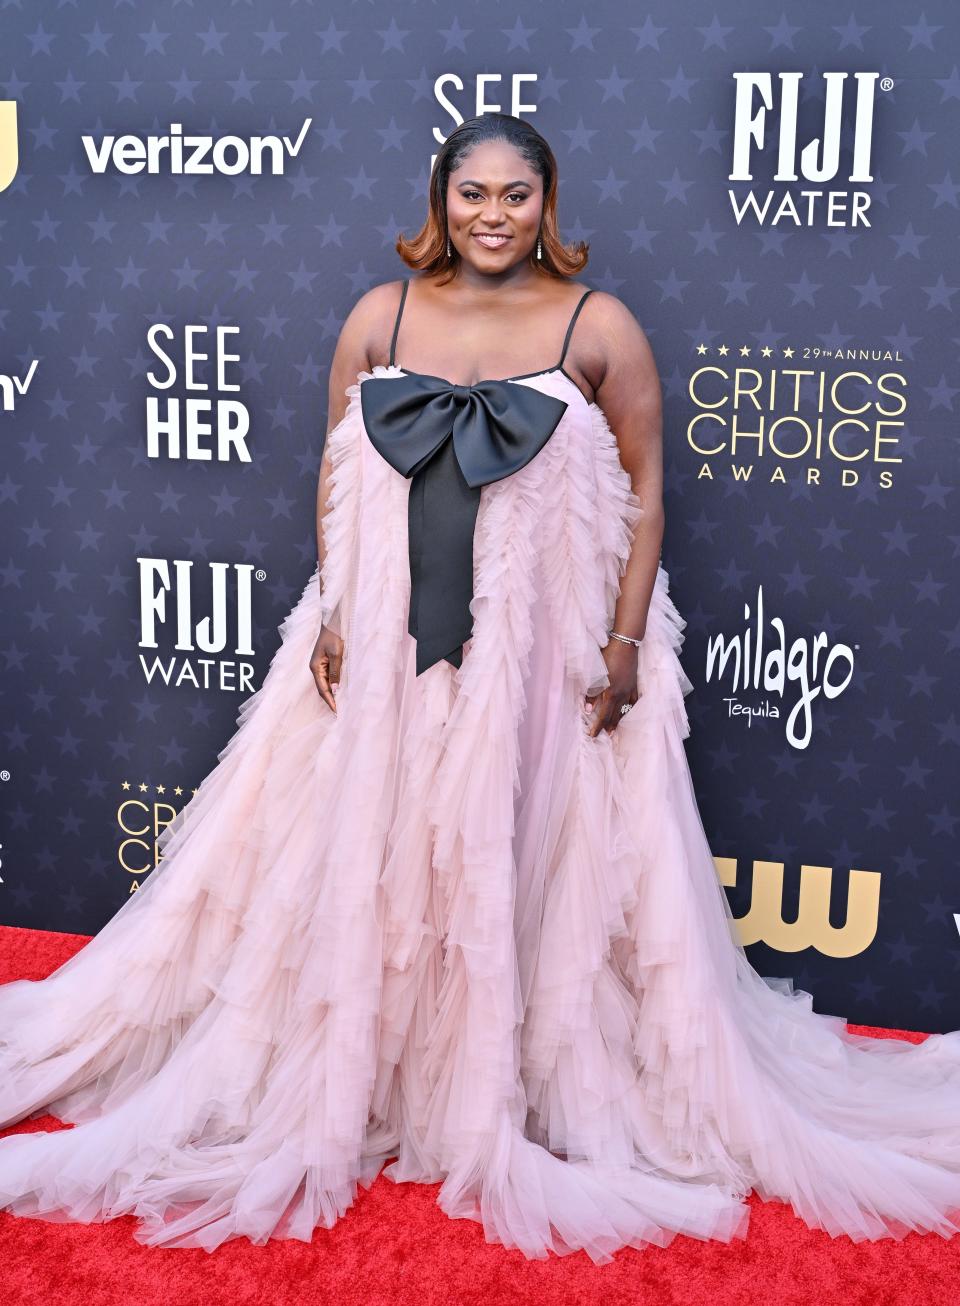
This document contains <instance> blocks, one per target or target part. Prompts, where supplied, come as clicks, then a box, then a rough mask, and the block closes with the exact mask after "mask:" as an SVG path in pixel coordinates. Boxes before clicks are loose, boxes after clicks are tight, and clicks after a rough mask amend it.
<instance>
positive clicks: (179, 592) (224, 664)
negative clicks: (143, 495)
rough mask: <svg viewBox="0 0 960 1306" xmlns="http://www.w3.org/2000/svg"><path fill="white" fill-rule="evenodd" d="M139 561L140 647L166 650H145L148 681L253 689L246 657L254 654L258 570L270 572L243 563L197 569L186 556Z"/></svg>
mask: <svg viewBox="0 0 960 1306" xmlns="http://www.w3.org/2000/svg"><path fill="white" fill-rule="evenodd" d="M137 566H138V567H139V572H140V648H141V649H161V648H162V649H163V650H164V651H163V652H161V653H159V654H157V655H155V656H154V657H153V658H152V659H151V658H149V657H148V656H146V655H145V654H143V653H141V654H140V655H139V656H140V665H141V667H142V669H143V674H144V677H145V679H146V681H147V683H148V684H152V683H153V682H154V681H158V682H160V683H162V684H165V685H171V686H173V687H175V688H179V687H180V686H182V685H188V686H189V687H190V688H192V689H220V690H226V691H233V692H235V693H239V692H243V693H250V692H252V691H253V689H254V688H255V686H254V684H253V672H254V666H253V663H252V662H247V661H244V660H243V659H244V658H248V657H249V658H252V657H253V656H254V649H253V621H252V615H251V612H252V605H251V596H252V582H253V578H254V574H256V579H257V580H263V579H264V577H265V573H264V572H262V571H257V572H256V573H254V567H253V564H252V563H242V562H236V563H229V562H211V563H208V564H206V566H205V567H203V566H201V567H199V568H197V569H195V564H194V563H193V562H190V561H187V560H186V559H182V558H174V559H169V558H137ZM198 571H199V573H200V577H202V580H201V579H200V578H199V577H198V575H197V572H198ZM201 612H202V613H203V615H200V614H201Z"/></svg>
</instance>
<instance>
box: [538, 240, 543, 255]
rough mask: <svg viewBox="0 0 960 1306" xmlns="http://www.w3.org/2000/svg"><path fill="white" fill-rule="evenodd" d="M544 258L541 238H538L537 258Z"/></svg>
mask: <svg viewBox="0 0 960 1306" xmlns="http://www.w3.org/2000/svg"><path fill="white" fill-rule="evenodd" d="M542 257H543V251H542V249H541V246H540V237H539V236H537V258H538V259H540V258H542Z"/></svg>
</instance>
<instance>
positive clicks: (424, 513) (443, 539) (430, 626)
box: [360, 372, 567, 676]
mask: <svg viewBox="0 0 960 1306" xmlns="http://www.w3.org/2000/svg"><path fill="white" fill-rule="evenodd" d="M360 405H361V410H362V412H363V421H364V426H365V427H366V431H367V435H368V436H369V438H370V441H371V443H372V444H373V446H374V448H375V449H376V450H377V451H378V452H379V453H380V454H382V455H383V457H384V458H385V459H386V460H387V462H388V463H390V465H391V467H394V468H396V470H397V471H398V472H400V473H401V475H403V476H406V477H409V478H412V479H411V481H410V497H409V502H408V508H407V524H408V528H409V552H410V586H411V589H410V615H409V620H408V624H407V628H408V630H409V632H410V634H411V635H412V636H413V637H414V639H415V640H416V641H417V675H418V676H419V675H420V674H421V673H422V672H424V671H426V669H427V668H428V667H430V666H432V665H433V664H434V662H439V661H440V659H441V658H445V659H446V660H447V661H448V662H451V663H452V664H453V665H454V666H455V667H459V666H460V665H461V663H462V661H463V647H462V646H463V642H464V640H466V639H469V638H470V635H471V633H472V630H473V617H472V614H471V612H470V603H471V601H472V599H473V533H474V528H475V526H476V521H477V513H478V511H479V508H480V487H481V486H482V485H487V484H489V483H490V482H491V481H499V480H502V479H503V478H504V477H505V476H510V475H511V474H512V473H513V472H516V471H519V470H520V468H521V467H525V466H526V464H527V463H528V462H529V461H530V460H531V458H533V457H534V455H535V454H537V453H539V452H540V450H541V449H542V448H543V446H544V445H545V444H546V443H547V441H548V440H549V439H550V436H551V435H552V434H553V432H554V431H555V430H556V427H557V424H558V423H559V421H560V418H561V417H562V416H563V414H564V412H565V411H566V408H567V404H566V402H565V401H564V400H563V399H557V398H556V397H555V396H554V395H548V394H544V392H543V391H542V390H535V389H534V388H533V387H532V386H526V385H518V384H516V383H515V382H512V381H479V382H478V383H477V384H476V385H452V384H451V383H450V382H449V381H444V380H442V379H441V378H439V377H432V376H425V375H423V374H422V373H419V372H416V373H415V372H406V373H404V374H402V375H401V376H396V377H368V378H367V379H366V380H364V381H362V382H361V384H360Z"/></svg>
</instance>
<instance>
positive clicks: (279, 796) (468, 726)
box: [0, 367, 960, 1261]
mask: <svg viewBox="0 0 960 1306" xmlns="http://www.w3.org/2000/svg"><path fill="white" fill-rule="evenodd" d="M399 372H400V369H398V368H392V367H391V368H384V367H377V368H375V369H374V374H375V375H377V376H391V375H398V374H399ZM366 375H368V374H367V373H362V374H361V377H360V379H362V378H363V377H364V376H366ZM513 384H522V385H532V386H535V387H537V388H540V389H543V390H545V391H547V392H549V393H553V394H557V395H559V396H561V397H562V398H564V399H566V400H567V401H568V403H569V407H568V409H567V412H566V414H565V415H564V418H563V420H562V421H561V423H560V425H559V427H558V428H557V430H556V433H555V434H554V436H553V438H552V439H551V440H550V441H549V443H548V444H547V445H546V447H545V448H544V449H543V450H542V451H541V453H540V454H538V455H537V457H535V458H534V459H533V461H532V462H531V463H530V464H529V465H528V466H527V467H526V468H524V469H523V470H522V471H521V472H519V473H517V474H516V475H513V476H511V477H509V478H507V479H505V480H502V481H499V482H496V483H494V484H492V485H488V486H485V487H484V489H483V491H482V499H481V505H480V514H479V518H478V522H477V530H476V541H475V597H474V602H473V613H474V618H475V624H474V633H473V637H472V639H471V640H470V641H469V642H468V644H467V646H466V649H465V657H464V661H463V666H462V667H461V668H460V670H459V671H457V670H455V669H454V668H453V667H451V666H450V664H449V663H446V662H442V663H439V664H437V665H435V666H433V667H431V668H430V670H429V671H428V672H426V673H425V674H424V675H423V676H421V677H419V678H418V677H416V676H415V668H414V647H415V646H414V643H413V641H412V640H411V638H410V636H409V635H408V634H407V631H406V620H407V603H408V598H409V569H408V560H407V536H406V520H407V519H406V506H407V493H408V490H409V482H408V481H406V480H404V479H403V478H402V477H401V476H399V475H398V474H397V473H396V472H395V471H394V470H393V469H392V468H390V467H389V466H388V464H387V463H386V462H385V461H384V460H383V459H382V458H381V457H380V456H379V455H378V454H377V453H376V451H375V450H374V449H373V447H372V446H371V445H370V443H369V442H368V440H367V439H366V437H365V433H364V430H363V424H362V418H361V413H360V404H359V386H358V385H354V386H352V387H351V388H350V389H349V390H348V392H347V393H348V395H349V401H350V402H349V408H348V411H347V413H346V416H345V417H344V419H343V421H342V422H341V423H340V424H339V426H338V427H337V428H336V430H335V431H333V432H332V433H331V435H330V437H329V439H330V449H331V456H332V459H333V483H332V500H331V509H330V516H329V518H328V519H327V523H326V532H325V533H326V544H327V558H326V565H325V568H324V576H323V580H324V586H325V590H324V597H323V599H322V600H321V598H320V595H319V587H318V583H317V579H316V575H314V577H312V578H311V579H310V581H309V582H308V584H307V586H306V589H305V590H304V592H303V596H302V598H301V599H300V601H299V602H298V603H297V605H296V606H295V608H294V609H293V611H292V612H291V613H290V615H289V616H288V617H287V619H286V620H285V621H284V623H283V625H282V627H281V633H282V636H283V643H282V646H281V648H280V649H279V651H278V653H277V654H276V657H275V658H274V660H273V663H272V665H271V667H270V669H269V672H268V674H267V676H266V678H265V680H264V682H263V685H262V687H261V688H260V689H259V690H258V691H257V692H256V693H255V694H253V695H252V696H251V697H249V698H248V699H247V700H246V701H245V702H244V703H243V704H242V706H241V709H240V715H239V728H238V730H237V732H236V733H235V734H234V736H233V737H232V738H231V739H230V740H229V742H228V743H227V745H226V746H225V748H224V749H223V751H222V752H221V754H220V759H219V763H218V765H217V766H216V767H215V768H214V770H213V771H212V772H211V773H210V774H209V775H208V776H207V778H206V779H205V780H204V782H203V783H202V785H201V786H200V788H199V790H198V791H197V793H196V795H195V796H194V797H193V798H192V800H191V801H190V802H189V803H188V804H187V806H186V808H185V809H184V810H183V812H182V813H181V815H180V816H179V817H178V819H177V821H176V822H175V823H174V825H173V826H171V827H170V828H169V829H168V831H166V832H165V834H164V836H163V837H162V841H161V845H162V851H163V853H164V860H163V861H162V863H161V865H160V867H159V868H158V869H157V870H156V871H154V873H153V874H152V875H151V876H150V877H149V878H148V879H147V881H146V882H145V884H144V886H143V888H142V889H141V890H140V892H139V893H137V894H136V895H134V896H133V897H132V898H131V899H130V900H129V901H128V902H127V903H126V904H125V906H124V907H123V908H122V909H121V910H120V911H119V912H118V913H117V915H116V916H115V917H114V918H113V919H112V920H111V921H110V922H109V923H108V924H107V925H106V926H105V927H104V929H103V930H102V931H101V932H100V934H98V935H97V937H96V938H95V939H94V940H93V941H92V942H91V943H90V944H89V945H88V946H87V947H86V948H84V949H83V951H81V952H80V953H79V954H78V955H77V956H76V957H74V958H73V959H71V960H70V961H69V962H67V963H66V965H64V966H62V967H61V968H60V969H59V970H58V971H57V972H56V973H55V974H54V975H52V976H51V977H50V978H48V979H47V980H45V981H44V982H42V983H38V984H34V983H28V982H18V983H15V984H11V985H8V986H6V987H5V988H2V989H0V1043H2V1044H3V1050H2V1052H0V1069H2V1072H3V1073H2V1079H0V1120H2V1121H4V1122H7V1123H9V1122H11V1121H14V1120H17V1119H19V1118H21V1117H23V1116H25V1115H28V1114H30V1113H32V1112H34V1111H42V1110H47V1109H49V1110H50V1111H52V1112H53V1114H54V1115H56V1116H58V1117H60V1118H61V1119H64V1120H68V1121H75V1122H79V1123H78V1125H77V1127H76V1128H75V1129H73V1130H68V1131H63V1132H59V1133H51V1134H31V1135H24V1136H14V1137H11V1138H8V1139H5V1140H3V1141H0V1206H6V1207H7V1208H9V1209H10V1210H13V1211H16V1212H19V1213H22V1214H28V1215H29V1214H37V1215H41V1216H44V1217H46V1218H48V1219H72V1220H81V1221H91V1220H101V1219H105V1218H110V1217H113V1216H117V1215H120V1214H123V1213H128V1212H134V1213H136V1214H137V1215H138V1216H140V1217H141V1218H142V1223H141V1224H140V1225H139V1226H138V1233H137V1236H138V1237H139V1238H140V1239H141V1240H142V1241H144V1242H147V1243H157V1244H164V1245H167V1246H199V1247H205V1248H207V1249H212V1248H214V1247H216V1246H217V1245H218V1244H220V1243H221V1242H223V1241H224V1240H225V1239H227V1238H231V1237H235V1236H238V1235H246V1236H247V1237H249V1238H251V1239H253V1240H254V1241H257V1242H261V1241H264V1240H266V1239H267V1238H268V1237H270V1236H277V1237H295V1238H302V1239H309V1238H310V1236H311V1233H312V1231H313V1230H314V1228H315V1227H316V1226H318V1225H326V1226H329V1225H332V1224H333V1223H334V1222H335V1220H336V1219H337V1217H338V1216H339V1215H341V1214H342V1213H343V1212H344V1211H345V1210H346V1209H347V1207H348V1206H349V1205H350V1204H351V1202H352V1201H353V1200H354V1198H355V1196H356V1192H357V1184H358V1183H360V1184H365V1185H366V1184H369V1183H370V1182H372V1180H373V1178H374V1176H375V1175H376V1174H377V1173H378V1171H379V1170H380V1169H381V1168H382V1167H383V1165H384V1162H385V1161H386V1160H387V1159H389V1158H396V1159H394V1160H392V1161H391V1163H390V1164H389V1165H388V1166H387V1169H386V1173H387V1174H388V1175H389V1176H390V1177H391V1178H392V1179H395V1180H398V1181H399V1180H416V1181H440V1180H442V1181H443V1186H442V1188H441V1189H440V1196H439V1201H440V1205H441V1206H442V1208H443V1209H444V1210H445V1211H446V1212H448V1213H449V1214H450V1215H452V1216H468V1217H470V1218H472V1219H476V1220H480V1221H482V1222H483V1226H484V1230H485V1232H486V1236H487V1237H488V1238H489V1239H490V1240H494V1241H497V1240H499V1241H500V1242H502V1243H504V1244H506V1245H507V1246H509V1247H517V1248H520V1249H521V1250H522V1251H523V1252H524V1253H525V1254H526V1255H527V1256H543V1255H546V1253H547V1251H548V1250H550V1249H552V1250H554V1251H559V1252H565V1251H570V1250H574V1249H577V1248H583V1249H584V1250H585V1251H586V1252H587V1253H588V1254H589V1255H590V1256H591V1257H593V1258H594V1259H595V1260H598V1261H602V1260H605V1259H608V1258H609V1257H610V1255H611V1254H612V1253H613V1252H614V1251H615V1250H616V1249H617V1248H619V1247H622V1246H624V1245H627V1244H629V1245H632V1246H635V1247H643V1246H644V1245H645V1244H647V1243H656V1244H660V1245H663V1244H666V1243H667V1242H669V1241H670V1239H671V1238H672V1237H673V1236H674V1234H675V1233H677V1232H682V1233H686V1234H690V1235H693V1236H695V1237H698V1238H720V1239H730V1238H732V1237H734V1236H737V1235H742V1234H743V1233H744V1232H745V1230H746V1223H747V1216H748V1209H749V1208H748V1207H747V1206H746V1204H745V1203H744V1202H743V1200H742V1199H743V1197H744V1195H745V1194H747V1193H748V1192H749V1191H750V1190H751V1188H755V1189H756V1190H757V1191H758V1192H759V1193H760V1195H762V1196H764V1197H771V1198H779V1199H781V1200H783V1201H786V1202H789V1203H792V1205H793V1208H794V1209H795V1211H796V1212H797V1213H798V1215H800V1216H801V1217H802V1218H803V1219H804V1220H806V1221H807V1222H808V1223H809V1224H811V1225H813V1226H818V1227H821V1228H823V1229H826V1230H827V1231H828V1232H829V1233H831V1234H839V1233H847V1234H849V1235H850V1236H851V1237H852V1238H854V1239H864V1238H870V1239H872V1238H878V1237H883V1236H889V1235H892V1236H895V1237H899V1236H902V1235H903V1233H905V1232H906V1231H907V1230H910V1229H918V1230H935V1231H936V1232H938V1233H940V1234H942V1235H944V1236H949V1235H950V1234H952V1233H954V1232H956V1230H957V1229H958V1228H960V1223H958V1216H960V1033H950V1034H947V1035H942V1036H934V1037H931V1038H929V1039H928V1040H927V1041H926V1042H924V1043H923V1044H921V1045H919V1046H913V1045H909V1044H906V1043H903V1042H898V1041H884V1040H878V1041H871V1040H868V1039H864V1038H860V1037H857V1036H854V1035H851V1034H849V1033H848V1032H847V1031H846V1030H845V1025H844V1021H843V1020H842V1019H841V1018H839V1017H833V1016H823V1015H819V1014H816V1013H814V1012H813V1010H812V1008H811V1000H810V996H809V994H807V993H804V992H803V991H794V990H792V987H791V985H790V984H789V982H784V981H779V982H778V981H770V982H765V981H764V980H763V979H762V978H761V977H760V976H759V975H757V973H756V972H755V971H754V970H753V969H752V968H751V966H750V965H749V963H748V962H747V959H746V957H745V955H744V953H743V951H742V949H741V948H740V946H739V944H738V943H737V941H736V937H735V933H734V928H733V925H732V920H731V915H730V911H729V907H728V905H727V900H726V897H725V894H724V891H723V889H722V887H721V885H720V882H719V878H718V876H717V872H716V868H715V866H714V863H713V860H712V856H711V852H710V849H709V847H708V845H707V841H706V838H705V835H704V832H703V827H702V824H701V822H700V817H699V814H698V811H697V805H696V801H695V797H694V793H693V790H692V787H691V781H690V773H689V770H688V767H687V762H686V756H685V753H684V746H683V740H684V737H685V736H686V734H687V730H688V724H687V718H686V713H685V709H684V695H685V694H686V693H687V692H688V691H689V690H690V688H691V685H690V682H689V680H688V679H687V677H686V675H685V674H684V671H683V669H682V667H681V665H680V662H679V660H678V652H679V649H680V647H681V644H682V639H683V636H682V633H681V632H682V629H683V625H684V623H683V621H682V620H681V618H680V617H679V615H678V613H677V611H676V609H675V607H674V606H673V603H672V602H671V600H670V598H669V596H668V589H667V578H666V576H665V574H664V572H663V570H662V569H661V570H660V571H659V574H658V577H657V583H656V589H655V592H654V595H653V601H652V605H651V609H650V614H649V621H648V625H647V636H646V640H645V642H644V645H643V649H642V652H641V657H640V683H641V687H642V690H643V694H642V697H641V698H640V700H639V702H638V704H637V706H636V707H635V708H634V709H633V710H632V711H631V712H630V713H629V714H628V716H627V717H626V718H625V719H624V721H623V723H622V724H621V725H620V727H619V728H618V730H617V731H615V732H614V733H613V734H612V735H608V734H606V733H604V732H601V734H600V735H599V736H598V737H597V738H595V739H593V738H591V737H590V736H589V735H588V733H587V720H588V717H587V715H586V713H585V710H584V706H583V699H584V695H585V694H586V693H587V691H588V690H590V689H595V688H598V687H599V686H600V685H601V684H602V683H603V681H604V678H605V673H606V672H605V664H604V661H603V658H602V656H601V654H600V646H601V645H602V644H603V643H604V642H605V639H606V634H605V632H606V629H607V624H608V621H609V620H610V618H611V615H612V612H613V605H614V602H615V598H616V594H617V589H618V583H619V578H620V575H621V572H622V568H623V566H624V565H625V562H626V559H627V556H628V552H629V545H630V537H631V532H632V528H633V526H634V525H635V523H636V521H637V519H638V515H639V511H640V510H639V506H638V501H637V500H636V498H635V496H634V495H633V494H632V493H631V490H630V483H629V478H628V477H627V475H626V473H625V472H624V470H623V468H622V466H621V464H620V461H619V458H618V452H617V446H616V442H615V440H614V437H613V435H612V433H611V431H610V429H609V426H608V424H607V422H606V420H605V418H604V416H603V414H602V412H601V411H600V409H599V408H598V407H597V406H596V405H588V404H587V403H586V401H585V400H584V399H583V397H582V395H580V392H579V391H578V390H577V388H576V387H575V386H574V385H573V383H572V382H571V381H570V380H569V379H568V378H566V377H565V376H564V375H563V374H561V373H558V372H552V373H547V374H543V375H541V376H537V377H533V378H529V379H526V380H522V381H517V382H514V383H513ZM322 621H328V622H330V623H332V624H334V625H335V626H336V627H337V628H338V629H339V630H340V631H341V633H342V634H343V636H344V639H345V641H346V658H345V663H344V670H343V679H342V682H341V685H340V687H339V690H338V694H337V700H338V705H339V711H338V713H337V715H336V716H334V715H333V714H332V713H331V712H330V711H329V710H328V709H327V707H326V706H325V705H324V704H323V703H322V701H321V700H320V698H319V696H318V694H317V691H316V689H315V687H314V684H313V681H312V678H311V675H310V672H309V669H308V658H309V654H310V651H311V649H312V647H313V643H314V640H315V638H316V635H317V632H318V630H319V629H320V625H321V622H322Z"/></svg>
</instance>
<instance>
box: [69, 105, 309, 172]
mask: <svg viewBox="0 0 960 1306" xmlns="http://www.w3.org/2000/svg"><path fill="white" fill-rule="evenodd" d="M312 122H313V119H312V118H305V119H304V120H303V126H302V127H301V128H300V132H299V135H298V136H296V137H295V138H293V139H291V138H290V137H289V136H251V137H249V139H248V138H245V137H243V136H232V135H227V136H218V137H214V136H208V135H184V131H183V124H182V123H179V122H172V123H171V124H170V133H169V135H167V136H157V135H151V136H143V137H141V136H135V135H133V134H132V133H127V134H125V135H123V136H114V135H109V136H104V137H102V138H101V139H100V140H97V139H96V138H95V137H93V136H81V137H80V140H81V142H82V143H83V149H84V152H85V154H86V156H87V161H88V163H89V164H90V171H91V172H94V173H99V174H103V173H105V172H106V171H107V168H108V167H110V166H111V165H112V166H113V168H114V170H115V171H116V172H122V173H125V174H128V175H133V174H136V173H140V172H148V173H153V174H155V175H156V174H160V173H163V174H164V175H169V176H174V177H181V176H192V177H208V176H211V175H212V174H213V173H219V174H220V175H221V176H224V177H236V176H237V175H238V174H239V173H245V172H248V173H250V174H251V175H252V176H254V177H259V176H261V175H262V174H263V173H264V172H271V173H273V175H274V176H275V177H277V176H282V175H283V173H284V172H285V171H286V166H287V163H288V161H289V160H291V159H295V158H296V157H297V155H298V154H299V153H300V150H301V148H302V147H303V142H304V141H305V140H306V136H307V129H308V128H309V126H310V124H311V123H312Z"/></svg>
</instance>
